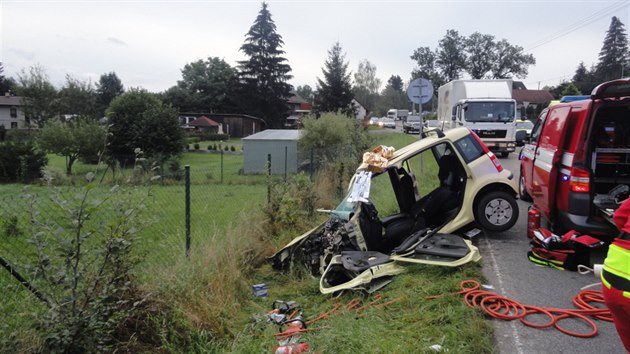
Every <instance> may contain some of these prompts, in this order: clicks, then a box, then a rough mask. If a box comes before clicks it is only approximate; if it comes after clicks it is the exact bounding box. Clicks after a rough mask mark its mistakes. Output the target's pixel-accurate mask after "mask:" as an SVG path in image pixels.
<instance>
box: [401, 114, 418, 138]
mask: <svg viewBox="0 0 630 354" xmlns="http://www.w3.org/2000/svg"><path fill="white" fill-rule="evenodd" d="M421 129H422V117H420V116H419V115H409V116H407V120H405V122H403V131H404V132H405V133H407V134H411V133H418V134H419V133H420V130H421Z"/></svg>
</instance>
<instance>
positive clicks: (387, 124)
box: [378, 117, 396, 129]
mask: <svg viewBox="0 0 630 354" xmlns="http://www.w3.org/2000/svg"><path fill="white" fill-rule="evenodd" d="M378 126H379V127H381V128H391V129H395V128H396V121H395V120H394V119H393V118H387V117H383V118H381V119H380V120H379V121H378Z"/></svg>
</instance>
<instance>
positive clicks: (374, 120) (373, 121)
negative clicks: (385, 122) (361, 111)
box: [370, 117, 378, 125]
mask: <svg viewBox="0 0 630 354" xmlns="http://www.w3.org/2000/svg"><path fill="white" fill-rule="evenodd" d="M370 125H378V117H371V118H370Z"/></svg>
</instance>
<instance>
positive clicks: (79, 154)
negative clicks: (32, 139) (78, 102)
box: [37, 117, 106, 176]
mask: <svg viewBox="0 0 630 354" xmlns="http://www.w3.org/2000/svg"><path fill="white" fill-rule="evenodd" d="M105 134H106V129H105V127H103V126H102V125H99V124H98V123H96V122H95V121H94V120H93V119H88V118H81V117H73V118H72V119H70V120H68V121H66V122H63V121H61V120H49V121H48V122H46V124H45V125H44V127H43V128H42V129H40V131H39V134H38V135H37V145H38V146H39V147H40V148H41V149H42V150H45V151H47V152H50V153H53V154H57V155H59V156H63V157H65V159H66V174H67V175H68V176H70V175H71V174H72V166H73V165H74V163H75V162H76V161H77V160H78V159H82V160H86V161H94V160H95V159H96V158H97V157H98V155H99V152H102V151H104V149H105Z"/></svg>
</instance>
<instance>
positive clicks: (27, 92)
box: [17, 65, 59, 127]
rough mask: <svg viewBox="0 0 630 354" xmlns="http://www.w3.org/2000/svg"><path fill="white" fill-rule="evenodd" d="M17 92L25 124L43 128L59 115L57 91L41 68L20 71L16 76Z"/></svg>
mask: <svg viewBox="0 0 630 354" xmlns="http://www.w3.org/2000/svg"><path fill="white" fill-rule="evenodd" d="M17 92H18V95H19V96H22V109H23V110H24V115H25V117H26V120H27V122H32V123H34V124H36V125H38V126H39V127H43V126H44V124H45V123H46V122H47V121H48V120H49V119H51V118H54V117H57V116H58V115H59V111H58V102H57V90H56V89H55V87H54V86H53V85H52V84H51V83H50V81H49V79H48V75H47V74H46V72H45V70H44V69H43V68H42V67H41V66H39V65H36V66H32V67H30V68H29V69H28V71H27V70H25V69H22V71H21V72H20V74H18V87H17Z"/></svg>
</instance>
